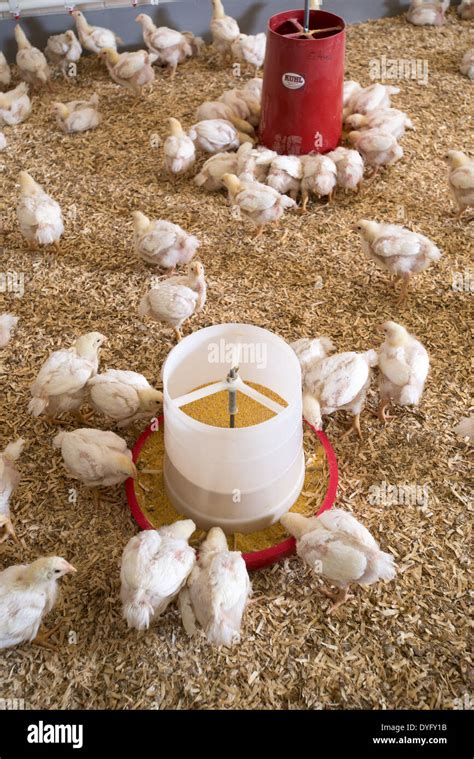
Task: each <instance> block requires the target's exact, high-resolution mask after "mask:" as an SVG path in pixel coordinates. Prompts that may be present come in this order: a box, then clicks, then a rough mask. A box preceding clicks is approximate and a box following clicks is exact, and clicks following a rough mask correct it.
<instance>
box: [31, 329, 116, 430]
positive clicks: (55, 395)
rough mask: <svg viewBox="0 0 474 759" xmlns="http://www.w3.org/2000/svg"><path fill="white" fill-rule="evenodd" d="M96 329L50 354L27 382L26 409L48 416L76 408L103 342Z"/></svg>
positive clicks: (95, 372) (78, 406) (36, 414)
mask: <svg viewBox="0 0 474 759" xmlns="http://www.w3.org/2000/svg"><path fill="white" fill-rule="evenodd" d="M105 339H106V338H105V337H104V335H101V334H100V332H88V333H87V334H85V335H82V336H81V337H79V338H78V339H77V340H76V342H75V343H74V344H73V345H72V347H71V348H61V349H60V350H58V351H55V352H54V353H52V354H51V355H50V356H49V358H47V359H46V361H45V363H44V364H43V366H42V367H41V369H40V371H39V373H38V376H37V378H36V380H35V381H34V382H33V384H32V385H31V395H32V396H33V397H32V399H31V401H30V403H29V406H28V411H29V413H30V414H33V416H40V415H41V414H46V415H47V417H48V419H49V420H50V421H52V418H53V417H54V416H55V415H56V414H60V413H61V412H63V411H76V410H77V409H79V408H80V406H81V405H82V403H83V402H84V400H85V387H86V385H87V382H88V381H89V380H90V378H91V377H93V376H94V375H95V374H97V371H98V369H99V352H100V348H101V345H102V344H103V343H104V342H105Z"/></svg>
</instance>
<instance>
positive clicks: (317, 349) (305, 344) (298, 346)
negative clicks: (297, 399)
mask: <svg viewBox="0 0 474 759" xmlns="http://www.w3.org/2000/svg"><path fill="white" fill-rule="evenodd" d="M290 348H292V349H293V350H294V352H295V353H296V355H297V357H298V361H299V362H300V367H301V377H302V379H303V382H304V378H305V376H306V372H307V371H308V369H311V367H312V366H313V364H315V363H316V362H317V361H319V360H320V359H321V358H326V356H329V354H330V353H333V352H334V351H335V350H336V348H335V347H334V343H333V342H332V340H331V339H330V338H329V337H326V336H325V335H322V336H321V337H315V338H311V337H300V338H299V340H295V341H294V342H293V343H290Z"/></svg>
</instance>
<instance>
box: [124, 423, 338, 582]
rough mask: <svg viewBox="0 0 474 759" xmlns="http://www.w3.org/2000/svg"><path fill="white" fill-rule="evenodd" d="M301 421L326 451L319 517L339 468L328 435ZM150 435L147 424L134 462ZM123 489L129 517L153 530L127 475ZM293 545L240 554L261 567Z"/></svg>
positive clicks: (285, 542) (330, 502)
mask: <svg viewBox="0 0 474 759" xmlns="http://www.w3.org/2000/svg"><path fill="white" fill-rule="evenodd" d="M163 422H164V417H163V416H160V417H159V419H158V423H159V424H160V425H161V424H162V423H163ZM304 423H305V424H306V425H307V426H308V427H310V428H311V429H312V430H313V432H314V434H315V435H317V437H318V438H319V440H320V442H321V445H322V446H323V448H324V453H325V454H326V458H327V460H328V465H329V484H328V488H327V491H326V495H325V496H324V500H323V502H322V504H321V508H320V509H319V511H317V512H316V515H317V516H319V514H322V513H323V512H324V511H328V509H330V508H332V506H333V505H334V502H335V500H336V494H337V484H338V480H339V471H338V467H337V459H336V454H335V453H334V449H333V447H332V445H331V443H330V442H329V440H328V438H327V437H326V435H325V434H324V432H321V430H316V429H315V428H314V427H313V425H312V424H310V423H309V422H307V421H306V419H305V420H304ZM152 434H153V431H152V430H151V428H150V427H147V428H146V429H145V430H144V431H143V432H142V434H141V435H140V437H139V438H138V440H137V442H136V443H135V445H134V446H133V449H132V454H133V461H134V462H135V463H136V462H137V460H138V458H139V456H140V453H141V450H142V448H143V446H144V444H145V442H146V441H147V440H148V438H149V437H150V435H152ZM125 492H126V494H127V501H128V505H129V507H130V511H131V512H132V516H133V518H134V519H135V521H136V522H137V524H138V526H139V527H141V528H142V530H154V529H155V527H154V526H153V525H152V524H151V522H149V521H148V519H147V518H146V516H145V515H144V513H143V511H142V510H141V508H140V505H139V503H138V500H137V497H136V495H135V482H134V480H133V479H132V478H131V477H130V478H129V479H128V480H127V481H126V482H125ZM295 546H296V542H295V539H294V538H287V539H286V540H283V541H282V542H281V543H278V544H277V545H276V546H270V548H264V549H263V550H262V551H253V552H252V553H244V554H243V557H244V559H245V563H246V565H247V569H249V570H252V569H263V568H264V567H268V566H270V565H271V564H275V563H276V562H277V561H281V560H282V559H285V558H287V557H288V556H291V555H292V554H294V552H295Z"/></svg>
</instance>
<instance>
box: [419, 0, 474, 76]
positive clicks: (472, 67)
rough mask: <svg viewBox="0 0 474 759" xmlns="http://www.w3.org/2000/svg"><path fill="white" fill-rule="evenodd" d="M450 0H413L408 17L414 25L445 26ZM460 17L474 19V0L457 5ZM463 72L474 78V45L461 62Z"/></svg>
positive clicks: (460, 67) (464, 0) (465, 19)
mask: <svg viewBox="0 0 474 759" xmlns="http://www.w3.org/2000/svg"><path fill="white" fill-rule="evenodd" d="M450 4H451V3H450V0H411V3H410V7H409V8H408V11H407V13H406V18H407V20H408V21H409V22H410V24H413V25H414V26H443V24H444V23H445V20H446V11H447V10H448V8H449V6H450ZM457 13H458V16H459V18H462V19H463V20H464V21H472V20H473V19H474V0H461V2H460V4H459V5H458V7H457ZM459 70H460V72H461V74H464V76H467V77H468V78H469V79H474V47H472V48H470V49H469V50H466V52H465V53H464V55H463V57H462V59H461V62H460V64H459Z"/></svg>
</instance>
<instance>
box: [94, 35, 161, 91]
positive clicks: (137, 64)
mask: <svg viewBox="0 0 474 759" xmlns="http://www.w3.org/2000/svg"><path fill="white" fill-rule="evenodd" d="M99 57H100V58H101V59H102V60H104V61H105V65H106V66H107V71H108V72H109V74H110V76H111V78H112V79H113V80H114V82H117V84H120V85H121V86H122V87H125V89H126V90H129V91H130V92H131V93H132V94H133V95H135V97H137V98H138V97H141V96H142V95H143V89H144V87H146V85H147V84H150V83H151V82H153V80H154V78H155V71H154V69H153V68H152V64H153V63H154V62H155V61H156V58H157V56H156V55H155V54H154V53H148V52H147V51H146V50H136V51H135V52H133V53H118V52H117V51H116V49H115V48H111V47H104V48H103V49H102V50H101V52H100V53H99Z"/></svg>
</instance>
